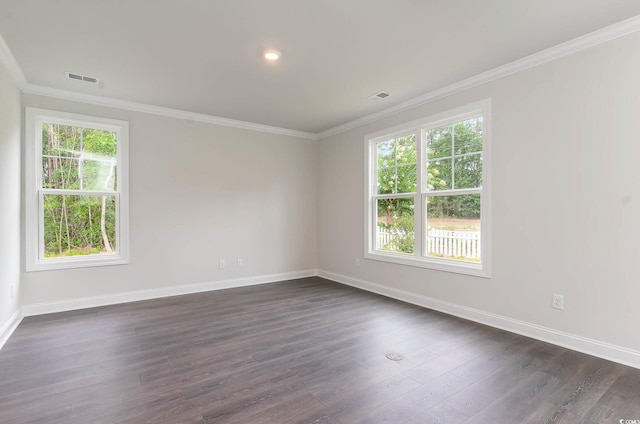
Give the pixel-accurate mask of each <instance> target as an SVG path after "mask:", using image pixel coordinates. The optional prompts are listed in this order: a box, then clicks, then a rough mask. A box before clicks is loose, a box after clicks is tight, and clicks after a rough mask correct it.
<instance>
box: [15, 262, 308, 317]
mask: <svg viewBox="0 0 640 424" xmlns="http://www.w3.org/2000/svg"><path fill="white" fill-rule="evenodd" d="M316 275H318V273H317V271H316V270H315V269H311V270H305V271H293V272H285V273H280V274H270V275H260V276H256V277H246V278H234V279H230V280H221V281H212V282H208V283H198V284H187V285H183V286H170V287H163V288H158V289H149V290H138V291H131V292H125V293H114V294H107V295H103V296H92V297H83V298H77V299H66V300H60V301H55V302H45V303H35V304H31V305H23V306H22V313H23V314H24V316H25V317H29V316H33V315H43V314H51V313H55V312H65V311H74V310H76V309H85V308H94V307H97V306H106V305H115V304H119V303H128V302H137V301H140V300H149V299H159V298H162V297H169V296H180V295H183V294H191V293H202V292H208V291H214V290H222V289H230V288H235V287H246V286H253V285H257V284H267V283H275V282H279V281H286V280H293V279H297V278H306V277H314V276H316Z"/></svg>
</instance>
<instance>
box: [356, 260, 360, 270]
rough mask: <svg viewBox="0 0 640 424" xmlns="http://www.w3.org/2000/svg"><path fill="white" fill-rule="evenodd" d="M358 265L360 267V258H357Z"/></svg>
mask: <svg viewBox="0 0 640 424" xmlns="http://www.w3.org/2000/svg"><path fill="white" fill-rule="evenodd" d="M356 267H358V268H359V267H360V258H356Z"/></svg>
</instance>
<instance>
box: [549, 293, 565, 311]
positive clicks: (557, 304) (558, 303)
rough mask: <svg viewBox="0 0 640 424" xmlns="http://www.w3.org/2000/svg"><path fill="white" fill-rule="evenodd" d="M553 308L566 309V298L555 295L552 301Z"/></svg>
mask: <svg viewBox="0 0 640 424" xmlns="http://www.w3.org/2000/svg"><path fill="white" fill-rule="evenodd" d="M551 307H552V308H555V309H564V296H563V295H561V294H554V295H553V299H552V301H551Z"/></svg>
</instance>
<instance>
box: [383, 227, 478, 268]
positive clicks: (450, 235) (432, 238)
mask: <svg viewBox="0 0 640 424" xmlns="http://www.w3.org/2000/svg"><path fill="white" fill-rule="evenodd" d="M393 239H394V237H393V234H391V233H390V232H389V231H388V230H386V229H384V228H382V227H378V234H377V237H376V248H377V249H382V248H384V247H385V246H387V247H388V248H390V249H392V250H393ZM426 253H427V255H430V256H441V257H444V258H466V259H471V260H474V259H475V260H480V231H450V230H435V229H430V230H428V231H427V252H426Z"/></svg>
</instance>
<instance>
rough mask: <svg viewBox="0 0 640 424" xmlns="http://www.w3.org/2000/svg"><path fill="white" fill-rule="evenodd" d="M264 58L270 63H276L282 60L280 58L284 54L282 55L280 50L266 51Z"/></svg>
mask: <svg viewBox="0 0 640 424" xmlns="http://www.w3.org/2000/svg"><path fill="white" fill-rule="evenodd" d="M263 56H264V58H265V59H267V60H268V61H270V62H275V61H276V60H278V59H280V56H282V54H280V52H279V51H278V50H273V49H269V50H265V51H264V53H263Z"/></svg>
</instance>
